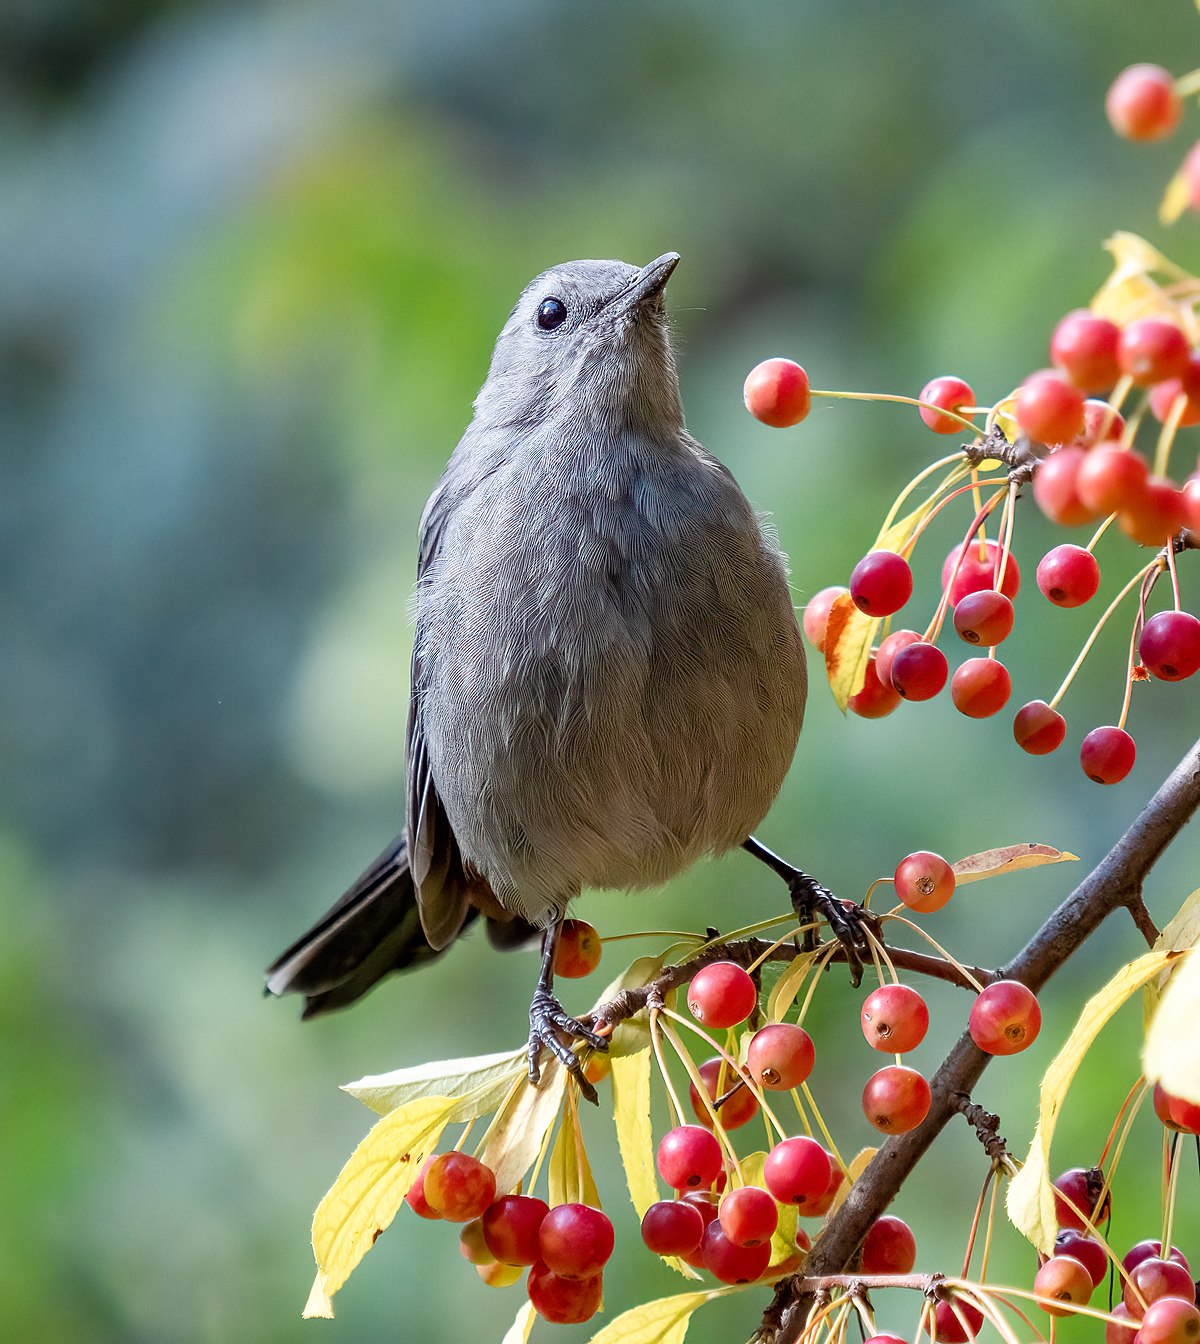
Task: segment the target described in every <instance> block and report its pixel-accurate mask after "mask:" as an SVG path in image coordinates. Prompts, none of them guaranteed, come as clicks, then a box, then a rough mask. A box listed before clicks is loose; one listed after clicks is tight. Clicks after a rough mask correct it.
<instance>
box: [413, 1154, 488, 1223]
mask: <svg viewBox="0 0 1200 1344" xmlns="http://www.w3.org/2000/svg"><path fill="white" fill-rule="evenodd" d="M425 1198H426V1199H427V1200H428V1201H429V1205H430V1207H431V1208H434V1209H437V1211H438V1212H439V1213H440V1214H441V1215H442V1217H443V1218H446V1219H448V1220H449V1221H450V1222H452V1223H469V1222H470V1221H471V1219H472V1218H478V1217H480V1216H481V1215H482V1213H483V1211H484V1210H485V1209H486V1208H487V1207H488V1205H489V1204H491V1203H492V1202H493V1201H494V1200H495V1198H496V1175H495V1173H494V1172H493V1171H492V1169H491V1168H490V1167H486V1166H484V1164H483V1163H482V1162H480V1161H478V1160H477V1159H476V1158H473V1157H472V1156H471V1155H470V1154H469V1153H443V1154H442V1155H441V1156H440V1157H435V1158H434V1159H433V1161H432V1162H431V1163H430V1164H429V1166H428V1167H427V1168H425Z"/></svg>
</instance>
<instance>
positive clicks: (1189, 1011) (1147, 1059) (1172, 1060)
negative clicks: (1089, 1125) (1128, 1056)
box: [1142, 948, 1200, 1105]
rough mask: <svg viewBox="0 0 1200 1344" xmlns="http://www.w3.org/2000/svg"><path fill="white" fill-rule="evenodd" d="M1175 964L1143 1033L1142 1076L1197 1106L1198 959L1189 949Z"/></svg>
mask: <svg viewBox="0 0 1200 1344" xmlns="http://www.w3.org/2000/svg"><path fill="white" fill-rule="evenodd" d="M1166 955H1169V954H1166ZM1178 960H1179V963H1180V964H1179V965H1178V966H1177V968H1176V969H1175V971H1174V972H1173V973H1172V975H1171V978H1170V980H1168V981H1167V987H1166V989H1164V990H1163V995H1162V1001H1161V1002H1160V1003H1159V1005H1158V1011H1157V1012H1156V1013H1155V1014H1154V1020H1153V1021H1152V1022H1151V1023H1150V1030H1149V1031H1148V1032H1147V1033H1146V1044H1145V1047H1144V1048H1143V1050H1142V1072H1143V1073H1144V1074H1145V1075H1146V1077H1147V1078H1148V1079H1149V1080H1150V1081H1151V1082H1152V1083H1161V1084H1162V1085H1163V1089H1164V1090H1165V1091H1167V1092H1169V1093H1170V1094H1171V1095H1172V1096H1173V1097H1180V1098H1182V1099H1183V1100H1184V1101H1190V1102H1192V1103H1193V1104H1195V1105H1200V1038H1198V1036H1197V1032H1196V1024H1197V1023H1198V1022H1200V956H1198V955H1197V953H1196V950H1195V948H1193V949H1192V950H1191V951H1189V952H1183V953H1179V954H1178Z"/></svg>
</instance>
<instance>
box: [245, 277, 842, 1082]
mask: <svg viewBox="0 0 1200 1344" xmlns="http://www.w3.org/2000/svg"><path fill="white" fill-rule="evenodd" d="M678 261H679V257H678V256H677V255H676V254H675V253H673V252H668V253H666V254H665V255H664V256H661V257H659V258H658V259H657V260H656V261H652V262H650V264H649V265H648V266H643V267H641V268H640V269H638V268H637V267H635V266H629V265H626V264H624V263H622V262H619V261H576V262H571V263H569V264H566V265H563V266H557V267H554V268H553V269H551V270H548V271H546V272H544V273H543V274H542V275H540V276H538V277H537V279H536V280H534V281H533V282H532V284H530V285H529V286H528V288H527V289H526V290H525V292H524V293H523V294H522V295H521V298H520V300H519V301H518V303H517V305H516V307H515V308H514V309H513V311H512V313H511V315H510V316H509V319H508V321H507V322H506V323H505V325H504V329H503V330H502V331H501V333H500V336H499V338H498V340H497V341H496V348H495V351H494V353H493V355H492V362H491V367H490V369H489V372H488V376H487V381H486V382H485V383H484V385H483V388H482V390H481V391H480V393H479V396H478V397H477V398H476V401H475V415H474V418H473V419H472V421H471V424H470V425H469V427H468V428H467V431H466V433H465V434H464V435H463V437H462V440H461V442H460V443H459V445H458V447H457V448H456V449H455V451H454V454H453V456H452V457H451V458H450V462H449V464H448V466H447V468H446V471H445V474H444V475H443V476H442V479H441V481H440V482H439V483H438V485H437V487H436V489H435V490H434V492H433V495H432V497H431V498H430V500H429V503H428V505H427V506H426V508H425V513H424V516H423V518H422V520H421V529H420V549H419V560H418V569H417V589H416V632H415V639H414V645H413V655H412V694H411V701H410V706H409V717H408V741H407V795H408V796H407V816H406V822H405V828H404V833H403V834H402V835H401V836H400V837H399V838H398V839H397V840H396V841H395V842H393V843H392V844H391V845H389V846H388V848H387V849H386V850H385V851H384V852H383V853H382V854H381V855H380V856H379V858H378V859H377V860H376V861H375V862H374V863H373V864H372V865H371V867H370V868H368V869H367V871H366V872H365V873H364V874H363V875H362V876H361V877H360V878H359V880H358V881H357V882H356V883H355V884H354V885H353V886H352V887H351V888H350V890H349V891H347V892H346V894H345V895H344V896H343V897H342V898H341V899H340V900H339V901H338V902H337V904H336V905H334V906H333V908H332V909H331V910H330V911H329V912H328V914H326V915H325V916H324V917H323V918H322V919H321V920H319V921H318V923H317V924H315V925H314V926H313V928H311V929H310V930H309V931H308V932H307V933H305V934H304V935H303V936H302V937H301V938H300V939H299V940H298V941H297V942H295V943H294V944H293V945H292V946H291V947H290V948H288V950H287V951H286V952H285V953H284V954H283V955H282V956H281V957H280V958H279V959H278V960H277V961H276V962H275V963H274V964H273V965H272V966H271V967H270V969H269V970H268V972H267V988H268V990H269V991H270V992H271V993H273V994H286V993H292V992H296V993H301V994H303V995H304V996H305V1012H304V1015H305V1017H309V1016H312V1015H315V1014H317V1013H322V1012H326V1011H328V1010H330V1009H332V1008H338V1007H341V1006H342V1005H344V1004H347V1003H350V1002H352V1001H353V1000H355V999H357V998H358V997H359V996H360V995H362V994H363V993H365V992H366V991H367V990H368V989H369V988H370V987H371V986H372V985H373V984H375V982H376V981H377V980H379V979H380V978H381V977H382V976H384V975H385V974H386V973H387V972H389V971H393V970H402V969H404V968H405V967H407V966H410V965H414V964H417V963H420V962H422V961H426V960H429V959H430V958H431V957H434V956H436V955H438V954H440V953H441V952H443V951H444V950H445V949H446V948H447V947H449V945H450V944H451V943H452V942H453V941H454V939H455V938H456V937H457V936H458V935H459V934H460V933H461V932H462V931H463V929H464V928H465V927H466V925H467V924H468V923H470V922H471V921H473V920H474V919H475V918H477V917H478V916H479V915H482V916H483V917H484V918H485V919H486V922H487V927H488V932H489V935H490V936H491V938H492V941H493V942H496V943H498V944H500V945H511V944H514V943H519V942H523V941H526V940H528V939H529V938H530V937H532V936H535V935H536V934H537V933H538V932H540V933H541V936H542V960H541V973H540V976H539V979H538V983H537V988H536V991H535V993H534V996H533V1002H532V1004H531V1006H530V1012H529V1021H530V1052H529V1059H530V1076H531V1077H532V1078H534V1079H535V1080H536V1078H537V1076H538V1060H539V1056H540V1052H541V1049H542V1047H543V1046H545V1047H548V1048H549V1049H551V1050H552V1051H553V1052H554V1053H555V1054H556V1055H557V1056H558V1057H559V1058H560V1059H561V1060H562V1061H563V1062H564V1064H566V1065H567V1066H568V1067H569V1068H571V1069H572V1070H573V1071H574V1072H575V1074H576V1077H577V1078H579V1079H580V1085H581V1087H583V1089H584V1091H585V1093H591V1091H592V1090H591V1087H590V1085H589V1084H587V1083H586V1081H585V1080H583V1079H582V1076H581V1074H580V1072H579V1067H578V1058H577V1055H576V1053H575V1051H573V1050H572V1049H570V1048H569V1046H568V1044H567V1042H568V1041H570V1040H572V1039H576V1040H585V1041H588V1042H589V1043H591V1044H592V1045H594V1046H596V1047H598V1048H603V1046H604V1042H603V1040H602V1039H601V1038H600V1037H599V1036H597V1035H596V1034H595V1033H594V1032H593V1031H592V1030H591V1028H590V1026H588V1025H586V1024H585V1023H581V1022H579V1021H576V1020H575V1019H574V1018H571V1017H569V1016H568V1015H567V1014H566V1013H565V1012H564V1011H563V1009H562V1007H561V1005H560V1004H559V1002H558V1000H557V999H556V998H555V997H554V994H553V964H554V954H555V950H556V947H557V941H558V936H559V931H560V927H561V923H562V920H563V917H564V913H565V911H566V909H567V906H568V904H569V903H570V901H571V900H572V899H573V898H575V897H576V896H578V895H579V893H580V891H581V889H582V888H584V887H610V888H640V887H652V886H657V885H658V884H659V883H662V882H665V881H666V880H667V879H668V878H670V877H672V876H674V875H675V874H676V873H679V872H681V871H682V870H683V869H685V868H687V867H688V866H689V865H690V864H692V863H694V862H695V861H696V860H697V859H699V858H701V857H702V856H704V855H706V854H720V853H723V852H725V851H727V850H730V849H733V848H735V847H737V846H745V847H746V848H748V849H749V850H750V851H751V852H752V853H754V854H756V855H757V856H758V857H759V858H762V859H763V860H764V861H766V862H768V863H769V864H770V865H771V866H772V867H773V868H774V869H775V870H776V871H777V872H778V873H779V874H780V875H781V876H782V877H784V879H785V880H786V881H787V882H788V884H789V887H790V889H791V892H792V898H793V902H794V903H795V904H796V905H797V908H798V909H802V910H803V911H804V912H806V913H807V914H808V915H810V916H811V914H812V913H813V911H814V907H815V908H817V909H819V910H820V912H821V913H824V914H825V915H826V917H827V918H829V919H830V921H831V923H832V924H833V926H834V928H835V931H838V932H839V934H840V935H841V936H843V938H844V940H846V941H848V942H849V943H851V944H853V943H854V942H855V938H854V931H853V929H852V928H851V929H850V930H849V932H847V925H846V918H845V908H844V907H843V906H842V903H841V902H839V901H835V900H834V899H833V898H832V897H831V896H830V895H829V893H828V892H826V891H825V889H824V888H822V887H820V886H818V884H816V883H815V882H813V880H812V879H811V878H809V877H807V875H805V874H804V873H802V872H800V871H799V870H798V869H794V868H792V867H791V866H790V865H788V864H786V863H784V861H783V860H782V859H779V858H777V857H776V856H775V855H773V854H771V853H770V851H769V850H766V849H765V848H764V847H763V846H761V845H759V844H758V842H757V841H755V840H754V839H753V838H752V836H751V832H752V831H753V829H754V827H755V826H757V824H758V823H759V822H760V821H761V820H762V818H763V817H764V815H765V814H766V812H767V809H768V808H769V807H770V806H771V803H772V802H773V800H774V798H775V796H776V794H777V793H778V791H779V788H780V785H781V784H782V782H783V778H784V775H785V774H786V773H787V770H788V767H789V765H790V764H791V760H792V756H793V753H794V752H795V749H796V743H797V739H798V737H799V734H800V726H801V722H802V720H803V717H804V700H805V689H806V676H805V663H804V650H803V647H802V644H801V637H800V631H799V629H798V627H797V623H796V617H795V612H794V610H793V606H792V599H791V594H790V592H789V589H788V582H787V573H786V568H785V562H784V557H783V556H782V554H781V553H780V551H779V548H778V545H777V544H776V541H775V539H774V537H773V536H772V534H771V533H770V532H769V531H768V530H767V529H765V528H764V527H763V525H762V523H761V522H760V520H759V518H758V517H757V516H756V514H755V512H754V510H753V509H752V507H751V506H750V504H749V502H748V501H747V499H746V497H745V495H744V494H743V493H742V491H741V489H740V488H739V486H738V484H737V482H736V481H735V480H734V479H733V477H732V475H730V473H729V471H728V470H727V469H726V468H725V467H724V466H723V465H722V464H721V463H720V462H719V461H718V460H717V459H716V458H715V457H713V456H712V455H711V454H710V453H708V452H706V451H705V450H704V448H702V447H701V445H700V444H699V443H697V442H696V440H695V439H694V438H692V436H691V435H690V434H689V433H688V432H687V430H686V429H685V427H684V421H683V410H682V407H681V405H680V400H679V383H678V379H677V376H676V370H675V360H674V356H673V354H672V351H671V343H670V338H669V333H668V328H667V321H666V316H665V313H664V309H663V291H664V289H665V287H666V284H667V281H668V280H669V279H670V277H671V274H672V272H673V271H674V270H675V267H676V265H677V263H678Z"/></svg>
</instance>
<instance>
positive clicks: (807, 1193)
mask: <svg viewBox="0 0 1200 1344" xmlns="http://www.w3.org/2000/svg"><path fill="white" fill-rule="evenodd" d="M831 1175H832V1168H831V1167H830V1164H829V1154H828V1153H826V1151H825V1149H824V1148H822V1147H821V1145H820V1144H819V1143H818V1142H817V1141H816V1140H815V1139H810V1138H806V1137H803V1136H801V1137H799V1138H793V1139H782V1140H780V1142H779V1143H777V1144H776V1145H775V1147H774V1148H772V1149H771V1151H770V1152H769V1153H768V1154H767V1160H766V1162H765V1163H764V1164H763V1181H764V1183H765V1184H766V1187H767V1189H768V1190H769V1191H770V1192H771V1194H773V1195H774V1196H775V1198H776V1199H777V1200H778V1201H779V1202H780V1203H781V1204H795V1205H797V1207H799V1208H801V1209H803V1208H804V1206H805V1205H807V1204H810V1203H812V1202H814V1201H816V1200H818V1199H820V1198H821V1197H822V1196H823V1195H824V1194H825V1192H826V1190H828V1188H829V1182H830V1178H831Z"/></svg>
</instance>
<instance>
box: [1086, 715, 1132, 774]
mask: <svg viewBox="0 0 1200 1344" xmlns="http://www.w3.org/2000/svg"><path fill="white" fill-rule="evenodd" d="M1136 759H1137V747H1136V746H1135V745H1134V741H1133V738H1132V737H1130V736H1129V734H1128V733H1127V732H1126V731H1125V730H1124V729H1123V728H1116V727H1113V726H1112V725H1105V726H1104V727H1103V728H1093V729H1092V731H1091V732H1090V733H1088V735H1087V737H1085V738H1084V739H1083V743H1082V745H1081V746H1080V748H1079V764H1080V765H1081V766H1082V767H1083V773H1084V774H1085V775H1087V777H1088V779H1090V780H1092V781H1094V782H1095V783H1096V784H1119V783H1120V782H1121V780H1123V779H1124V778H1125V776H1126V775H1127V774H1128V773H1129V772H1130V771H1131V770H1132V769H1133V763H1134V761H1135V760H1136Z"/></svg>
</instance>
